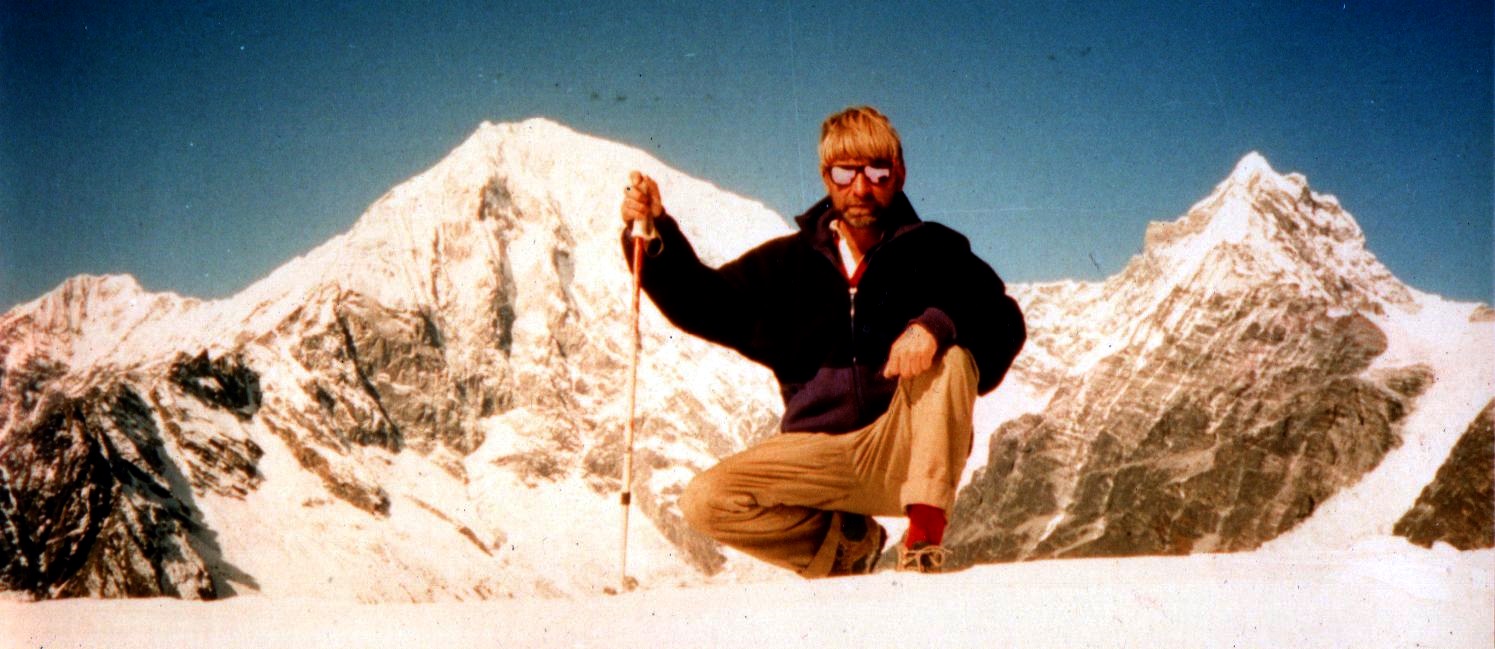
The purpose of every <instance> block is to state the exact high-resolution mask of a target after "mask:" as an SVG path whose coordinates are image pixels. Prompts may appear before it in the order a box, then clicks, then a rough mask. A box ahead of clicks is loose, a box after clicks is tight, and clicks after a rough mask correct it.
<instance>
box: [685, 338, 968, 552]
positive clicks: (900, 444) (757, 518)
mask: <svg viewBox="0 0 1495 649" xmlns="http://www.w3.org/2000/svg"><path fill="white" fill-rule="evenodd" d="M976 381H977V375H976V364H975V361H973V360H972V359H971V356H970V354H969V353H968V352H966V351H965V350H964V349H962V348H960V347H951V348H949V349H948V350H946V351H945V352H944V353H943V354H942V355H940V356H939V357H937V358H936V360H935V365H934V366H933V367H931V368H930V369H929V370H928V371H925V372H923V373H921V374H919V375H918V376H915V377H913V378H904V379H900V380H899V382H898V389H897V391H896V392H895V393H894V395H893V401H892V403H891V404H890V405H889V406H888V411H887V412H886V413H884V414H883V415H882V416H881V417H879V418H878V419H877V421H874V422H872V424H870V425H868V426H867V427H865V428H862V429H861V430H857V431H854V432H851V433H845V434H838V435H832V434H826V433H781V434H778V435H775V436H773V437H770V438H769V439H767V440H764V441H763V442H761V443H759V444H757V445H756V446H753V447H752V448H749V449H747V450H745V451H742V452H741V453H738V454H736V455H733V456H731V457H728V458H726V459H724V460H722V461H721V463H720V464H717V465H716V466H715V467H712V468H711V469H708V470H707V471H704V472H702V473H701V474H700V475H698V476H696V478H695V480H693V481H691V483H690V486H689V487H687V488H686V490H685V494H684V495H682V496H681V497H680V508H681V511H682V512H683V513H684V515H685V520H686V522H688V523H689V524H690V525H691V527H693V528H695V529H696V530H697V531H700V532H702V533H704V534H706V535H707V536H710V537H712V538H714V539H716V540H717V541H720V542H722V543H725V544H727V545H729V546H732V547H734V548H737V549H738V550H741V551H743V552H746V553H747V554H749V555H752V556H754V557H757V558H759V559H761V560H763V561H767V562H769V563H772V564H775V565H778V566H782V567H785V568H788V569H790V570H793V571H795V572H797V573H798V574H800V575H802V576H805V577H823V576H826V575H827V574H829V573H830V571H831V567H832V563H833V562H834V560H835V551H836V546H837V545H838V544H839V543H840V541H841V535H840V518H841V512H847V513H852V514H865V515H871V516H902V515H904V508H906V507H907V506H909V505H912V504H926V505H933V506H935V507H939V508H941V509H944V510H945V511H947V512H948V511H950V507H951V505H953V504H954V502H955V488H956V487H957V486H958V485H957V482H959V480H960V475H961V472H962V471H963V470H964V468H965V462H966V458H967V456H969V455H970V452H971V433H972V431H971V411H972V409H973V408H974V405H975V401H976ZM869 527H870V526H869Z"/></svg>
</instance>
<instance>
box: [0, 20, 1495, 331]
mask: <svg viewBox="0 0 1495 649" xmlns="http://www.w3.org/2000/svg"><path fill="white" fill-rule="evenodd" d="M1100 5H1104V6H1100ZM0 6H3V13H0V309H6V308H9V307H10V306H12V305H14V304H17V303H19V302H23V301H26V300H30V299H32V298H34V297H36V296H38V295H40V294H41V293H43V292H45V291H47V290H50V289H51V288H52V287H54V286H56V285H57V284H58V283H60V282H61V281H62V280H64V279H65V278H67V277H68V276H71V275H74V274H77V273H130V274H133V275H135V276H136V277H137V278H139V279H140V280H141V282H142V283H143V284H144V285H145V286H146V287H147V288H148V289H151V290H172V291H176V292H179V293H183V294H187V295H194V296H199V297H222V296H227V295H231V294H233V293H234V292H237V291H238V290H240V289H242V288H243V287H245V286H247V285H248V284H249V283H251V282H253V281H254V280H255V279H258V278H260V277H262V276H264V275H265V274H267V273H269V272H270V271H271V270H273V269H274V268H275V267H277V266H279V265H280V264H282V263H284V262H285V261H287V260H288V259H290V258H291V257H293V256H295V255H298V254H301V253H304V252H306V251H307V250H309V249H311V248H312V247H314V246H315V245H317V244H319V243H321V242H322V241H325V240H326V239H328V238H330V237H331V236H333V235H335V234H337V233H339V232H342V231H344V230H346V229H347V228H348V227H349V226H350V225H351V224H352V223H353V221H354V220H356V218H357V217H358V216H359V215H360V214H361V213H362V212H363V210H364V209H365V208H366V207H367V206H368V205H369V204H370V203H372V202H373V201H374V200H375V199H377V198H378V197H379V196H380V195H381V194H382V193H383V192H384V191H386V190H387V189H389V188H390V187H392V186H394V185H395V184H397V183H399V182H400V181H402V180H405V179H406V178H409V177H410V176H412V175H415V174H416V173H419V172H420V171H422V170H424V169H426V168H427V167H429V166H430V165H431V164H433V163H435V162H436V161H437V160H439V159H441V157H442V156H444V155H445V154H446V153H447V152H448V151H449V150H451V149H452V148H453V147H455V146H456V145H457V144H458V143H460V142H461V141H462V140H463V139H464V138H465V137H466V136H467V135H469V134H470V133H471V132H472V131H473V130H474V129H475V128H476V127H477V125H478V124H479V123H480V122H481V121H483V120H490V121H511V120H519V119H524V118H527V117H531V116H546V117H550V118H553V119H556V120H558V121H560V122H563V123H566V124H568V125H570V126H572V127H573V128H576V129H578V130H581V131H584V132H589V133H593V134H596V135H600V136H603V137H607V138H610V139H616V140H620V141H623V142H625V143H628V144H631V145H634V146H638V147H642V148H645V149H648V150H649V151H650V152H652V153H653V154H655V155H656V156H658V157H660V158H662V159H663V160H664V161H665V162H666V163H668V164H670V165H672V166H675V167H677V168H679V169H681V170H683V171H685V172H687V173H689V174H692V175H695V176H698V177H701V178H705V179H707V180H710V181H712V182H714V183H716V184H717V185H719V186H721V187H723V188H725V189H728V190H731V191H734V192H737V193H740V194H744V195H747V196H749V197H753V198H757V199H759V200H762V201H764V202H765V203H766V204H768V205H769V207H771V208H773V209H775V210H777V211H779V212H780V213H782V214H784V215H786V216H792V215H793V214H795V213H798V212H799V211H800V210H802V209H803V208H805V207H806V206H808V205H809V204H810V203H811V202H813V201H814V200H815V199H817V198H818V197H819V196H820V194H821V192H822V190H821V188H820V187H819V184H818V182H819V181H818V179H817V177H816V175H815V155H814V146H815V139H816V137H817V134H818V127H819V122H820V120H821V119H822V118H823V117H824V116H825V115H826V114H828V113H830V112H833V111H835V110H837V109H840V108H842V107H844V106H846V105H850V104H857V103H870V104H873V105H876V106H878V107H879V108H881V109H883V110H884V112H886V113H888V114H889V115H890V116H891V117H892V118H893V120H894V122H895V125H896V126H897V127H898V128H899V130H900V131H901V133H902V135H903V137H904V140H905V146H906V149H907V151H908V153H907V157H908V163H909V168H910V178H909V185H908V188H907V189H908V192H909V194H910V196H911V197H912V199H913V200H914V203H915V205H916V206H917V207H918V208H919V209H920V211H921V213H922V214H923V215H924V216H925V218H927V219H932V220H938V221H943V222H946V223H948V224H950V225H953V226H954V227H956V228H957V229H959V230H961V231H963V232H965V233H966V234H967V235H969V236H970V237H971V238H972V240H973V242H974V244H975V245H976V247H977V250H978V252H979V253H980V254H982V255H983V256H984V257H986V258H987V260H988V261H990V262H991V263H992V264H993V266H995V267H996V268H997V270H998V271H999V272H1000V273H1001V274H1002V275H1003V276H1004V277H1006V278H1007V279H1008V280H1009V281H1035V280H1050V279H1059V278H1066V277H1069V278H1077V279H1099V278H1102V277H1105V276H1107V275H1110V274H1112V273H1114V272H1116V271H1117V270H1119V269H1120V268H1121V267H1122V265H1123V264H1125V263H1126V261H1127V259H1128V258H1129V257H1130V256H1131V255H1133V254H1135V253H1136V252H1137V251H1138V250H1139V249H1140V246H1141V242H1142V233H1143V230H1144V228H1145V226H1146V223H1147V222H1148V221H1153V220H1172V219H1174V218H1176V217H1178V216H1179V215H1181V214H1182V213H1183V212H1184V211H1185V210H1186V209H1187V208H1188V207H1189V205H1191V204H1192V203H1194V202H1195V201H1197V200H1198V199H1200V198H1202V197H1203V196H1204V195H1205V194H1207V193H1208V192H1209V191H1210V189H1211V188H1212V187H1213V186H1214V184H1215V183H1217V182H1219V181H1220V180H1221V179H1222V178H1223V177H1224V176H1225V175H1226V174H1227V173H1229V171H1230V169H1231V167H1232V166H1233V165H1234V163H1235V162H1236V161H1237V160H1238V159H1239V158H1240V157H1241V156H1243V155H1245V154H1246V153H1247V152H1249V151H1252V150H1256V151H1260V152H1261V153H1262V154H1263V155H1265V156H1266V157H1267V159H1268V160H1269V161H1270V162H1271V163H1272V164H1273V166H1274V167H1276V168H1277V169H1278V170H1279V171H1283V172H1287V171H1299V172H1302V173H1304V174H1305V175H1307V176H1308V178H1309V182H1310V183H1311V184H1312V186H1313V187H1314V188H1315V189H1316V190H1317V191H1320V192H1325V193H1331V194H1334V195H1337V196H1338V197H1339V198H1340V200H1341V201H1342V203H1343V204H1344V205H1345V207H1346V208H1347V209H1348V210H1349V211H1350V212H1351V213H1353V214H1354V215H1355V216H1356V218H1357V219H1358V220H1359V222H1360V224H1361V226H1362V227H1363V228H1364V229H1365V231H1366V235H1367V239H1368V241H1369V246H1370V248H1371V250H1372V251H1373V252H1375V253H1376V254H1377V255H1378V256H1379V257H1380V258H1381V260H1382V261H1383V262H1385V263H1386V264H1387V265H1388V266H1389V267H1390V268H1391V270H1392V272H1394V273H1396V274H1397V275H1398V276H1399V277H1400V278H1402V279H1403V280H1404V281H1406V282H1408V283H1410V284H1411V285H1413V286H1414V287H1417V288H1420V289H1423V290H1428V291H1432V292H1436V293H1440V294H1444V295H1448V296H1450V297H1454V298H1458V299H1463V300H1480V301H1484V302H1490V301H1491V300H1492V295H1491V292H1492V288H1491V285H1492V260H1491V252H1492V235H1491V221H1492V213H1495V212H1492V203H1491V195H1492V183H1495V170H1492V162H1491V160H1492V129H1495V119H1492V94H1491V88H1492V72H1491V65H1492V49H1491V34H1492V26H1495V17H1492V10H1491V4H1490V3H1489V2H1472V3H1471V2H1436V3H1405V2H1332V3H1325V2H1220V3H1195V2H1178V3H1171V4H1168V3H1156V2H1135V3H1093V2H1024V3H943V4H938V5H934V4H933V3H931V4H930V5H929V6H924V5H918V6H913V5H911V4H903V3H865V4H857V3H844V2H775V3H767V4H758V3H745V4H743V5H741V6H697V5H696V4H694V3H673V2H663V3H661V2H647V1H641V2H631V3H617V4H607V5H601V4H597V5H593V4H590V3H566V2H545V3H533V4H530V3H509V4H492V3H480V2H451V3H440V7H439V8H437V7H422V6H420V3H387V4H378V5H377V6H375V5H374V4H373V3H353V2H347V3H320V2H307V1H300V2H280V1H274V0H272V1H265V2H253V3H248V2H245V3H226V2H201V3H199V2H194V3H171V2H153V3H142V2H125V1H113V2H11V1H5V2H3V3H0ZM665 200H666V204H668V202H669V197H668V196H666V197H665Z"/></svg>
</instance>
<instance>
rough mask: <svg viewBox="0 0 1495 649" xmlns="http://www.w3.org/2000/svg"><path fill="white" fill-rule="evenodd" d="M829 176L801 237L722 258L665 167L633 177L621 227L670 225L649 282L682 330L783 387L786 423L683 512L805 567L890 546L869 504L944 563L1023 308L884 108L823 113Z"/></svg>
mask: <svg viewBox="0 0 1495 649" xmlns="http://www.w3.org/2000/svg"><path fill="white" fill-rule="evenodd" d="M820 177H821V180H822V181H823V182H824V183H825V188H826V191H827V192H828V195H827V196H826V198H824V199H822V200H821V201H820V202H818V203H816V204H815V205H814V206H813V207H811V208H810V209H809V210H808V211H806V212H805V213H804V214H801V215H800V216H799V217H797V218H796V219H795V220H796V222H797V223H798V225H799V228H800V231H799V232H798V233H796V234H791V235H787V236H783V237H779V238H777V239H773V240H770V241H768V242H766V243H764V244H762V245H760V246H758V247H757V248H754V249H753V250H750V251H748V252H747V253H745V254H743V255H742V256H741V257H739V258H737V259H736V260H733V261H731V262H729V263H727V264H725V265H723V266H722V267H720V268H716V269H713V268H710V267H707V266H705V265H704V264H702V263H701V261H700V260H699V258H697V256H696V254H695V251H694V250H693V249H692V248H691V246H690V243H689V242H688V241H686V239H685V237H684V236H683V235H682V234H681V232H680V228H679V226H678V225H677V224H676V223H675V222H674V220H673V219H671V218H670V217H669V216H668V215H667V214H665V212H664V206H663V202H662V201H661V199H660V194H659V188H658V186H657V185H656V184H655V182H654V181H653V179H651V178H649V177H647V176H645V175H643V174H640V173H638V172H633V173H632V174H630V184H629V186H628V187H627V188H626V190H625V197H624V200H623V205H622V214H623V221H624V223H625V226H626V225H631V224H632V223H633V222H634V221H644V222H645V223H646V224H649V225H651V226H652V230H653V231H654V232H657V237H656V238H655V239H653V240H651V241H650V242H649V243H648V246H647V248H646V252H647V254H648V260H647V261H646V263H644V264H643V271H642V277H641V280H642V283H643V287H644V290H645V291H646V292H647V293H648V295H649V297H650V298H651V299H652V300H653V301H654V303H655V304H656V305H657V306H658V307H659V309H660V311H661V312H663V313H664V315H665V316H666V317H667V318H669V320H670V321H671V322H672V323H674V324H675V325H676V326H678V327H680V328H681V329H684V330H685V331H687V332H690V333H692V334H695V335H697V336H700V337H702V338H705V339H707V340H710V341H712V342H716V343H719V344H722V345H726V346H728V347H730V348H732V349H735V350H737V351H738V352H740V353H742V354H743V355H744V356H746V357H748V358H750V359H752V360H754V361H756V362H759V363H762V364H764V365H766V366H768V367H769V368H770V369H772V370H773V372H774V375H775V377H776V378H777V379H778V381H779V385H780V389H781V391H782V393H783V397H784V415H783V418H782V420H781V422H780V428H781V431H782V433H781V434H779V435H775V436H773V437H771V438H769V439H767V440H765V441H763V442H762V443H760V444H757V445H756V446H753V447H752V448H749V449H747V450H745V451H743V452H741V453H738V454H736V455H733V456H731V457H729V458H726V459H725V460H723V461H722V462H721V463H720V464H718V465H717V466H715V467H713V468H711V469H709V470H707V471H705V472H703V473H701V474H700V475H699V476H697V477H696V478H695V480H694V481H692V482H691V484H690V486H689V487H688V488H687V489H686V492H685V494H684V495H683V496H682V497H681V499H680V507H681V510H682V511H683V513H684V514H685V518H686V521H687V522H688V523H689V524H690V525H691V526H692V527H694V528H695V529H697V530H699V531H701V532H703V533H705V534H706V535H708V536H711V537H713V538H715V539H717V540H718V541H720V542H722V543H725V544H727V545H730V546H732V547H735V548H737V549H739V550H742V551H743V552H746V553H748V554H750V555H752V556H755V557H757V558H759V559H762V560H764V561H768V562H770V563H773V564H776V565H779V566H782V567H785V568H788V569H790V570H793V571H795V572H797V573H798V574H800V575H802V576H805V577H823V576H830V575H845V574H856V573H864V572H871V571H872V569H873V568H874V566H875V564H876V562H877V559H878V557H879V555H881V553H882V547H883V544H884V542H885V541H886V533H885V531H884V530H883V528H882V526H881V525H879V524H878V523H877V521H876V520H874V519H873V518H872V516H902V515H906V516H908V517H909V528H908V532H907V534H906V535H905V536H904V539H903V541H902V542H901V543H900V544H899V548H898V556H899V559H898V568H899V569H902V570H914V571H920V572H931V571H938V570H939V568H940V566H941V565H942V564H943V562H944V557H945V550H944V548H943V547H942V546H941V545H940V544H941V542H942V538H943V534H944V529H945V525H946V512H948V511H949V510H950V507H951V505H952V504H953V503H954V501H955V488H956V486H957V483H958V482H959V480H960V476H961V473H962V471H963V468H964V467H965V461H966V458H967V456H968V455H969V454H970V451H971V438H972V430H971V411H972V408H973V407H974V403H975V399H976V395H977V394H978V393H986V392H989V391H991V390H992V389H994V388H995V387H996V386H997V384H998V383H999V382H1000V381H1001V380H1002V376H1003V375H1004V374H1006V372H1007V369H1008V367H1010V366H1011V364H1012V360H1013V358H1014V357H1015V356H1016V355H1017V352H1018V350H1019V349H1020V348H1021V347H1022V344H1023V341H1024V339H1025V337H1026V332H1025V329H1024V326H1023V319H1022V314H1021V313H1020V312H1019V310H1018V307H1017V304H1016V303H1015V302H1014V301H1013V300H1012V299H1011V298H1010V297H1008V296H1007V295H1006V292H1005V287H1004V285H1003V283H1002V280H1001V279H1000V278H998V277H997V274H996V273H995V272H993V271H992V269H991V267H990V266H988V265H987V264H986V263H985V262H983V261H981V260H980V259H979V258H977V257H976V256H975V255H974V254H972V253H971V250H970V245H969V243H968V242H967V241H966V239H965V237H963V236H961V235H960V234H958V233H956V232H955V231H953V230H951V229H949V228H947V227H944V226H942V225H939V224H937V223H928V222H923V221H921V220H920V219H919V217H918V216H917V215H916V214H915V213H914V209H913V207H912V206H911V205H910V204H909V201H908V198H907V197H906V196H905V195H904V194H903V184H904V180H905V178H906V173H905V169H904V164H903V148H902V144H901V143H900V141H899V139H898V133H897V131H895V130H894V129H893V126H892V124H891V123H889V121H888V119H887V118H886V117H884V116H883V115H882V114H881V113H879V112H878V111H877V110H875V109H872V108H868V107H855V108H849V109H846V110H845V111H842V112H840V113H837V114H835V115H832V116H831V117H829V118H827V119H826V121H825V123H824V124H823V125H822V127H821V139H820ZM631 248H632V240H631V234H630V233H629V232H628V230H627V228H626V227H625V232H624V250H625V251H627V250H631ZM625 256H627V255H626V253H625ZM630 260H631V257H630Z"/></svg>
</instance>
